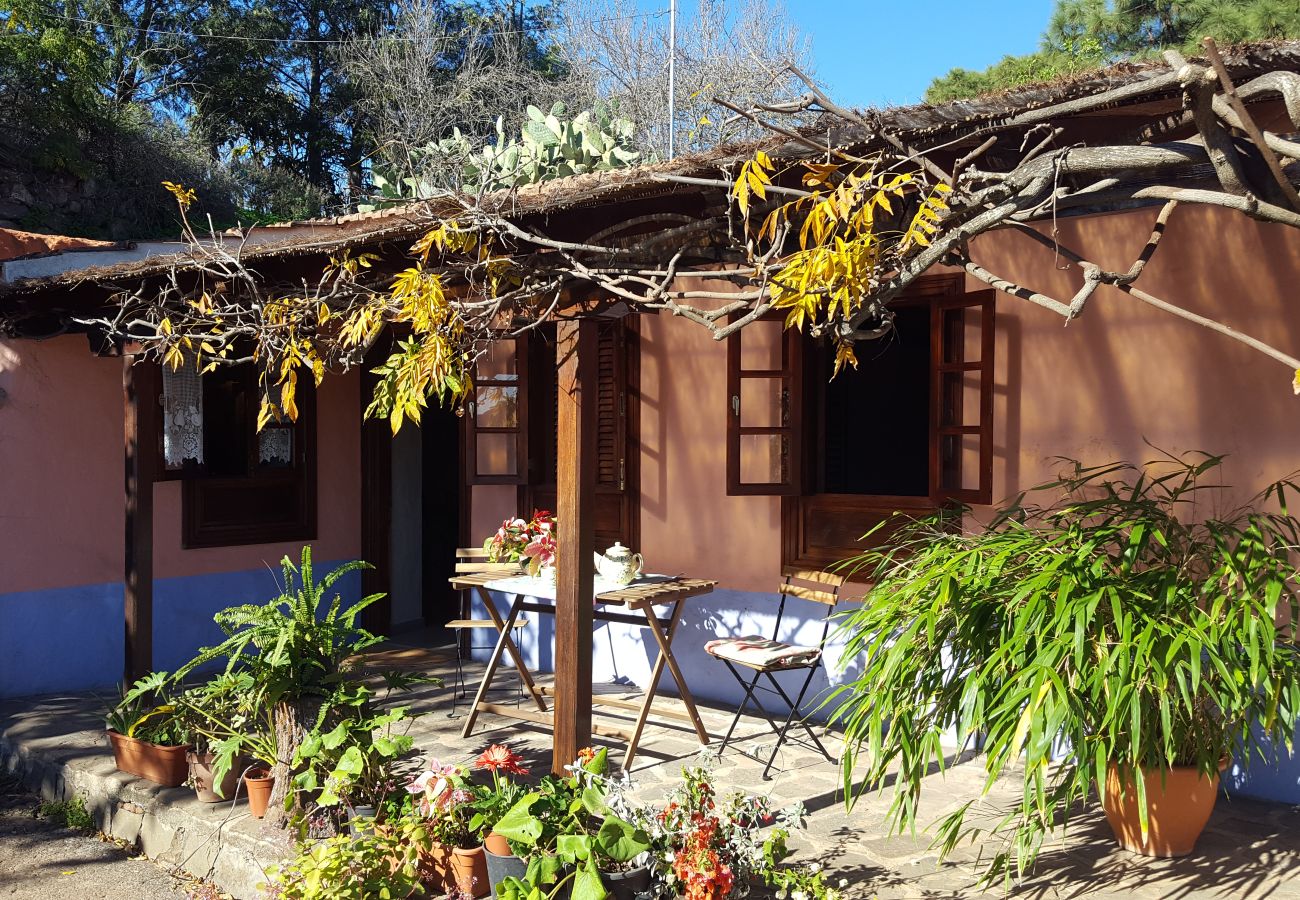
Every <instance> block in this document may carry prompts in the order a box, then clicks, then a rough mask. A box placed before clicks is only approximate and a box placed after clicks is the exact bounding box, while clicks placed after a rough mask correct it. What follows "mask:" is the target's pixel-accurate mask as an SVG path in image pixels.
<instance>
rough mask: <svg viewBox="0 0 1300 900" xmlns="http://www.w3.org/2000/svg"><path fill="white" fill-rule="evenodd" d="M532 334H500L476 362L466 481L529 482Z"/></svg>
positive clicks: (467, 428)
mask: <svg viewBox="0 0 1300 900" xmlns="http://www.w3.org/2000/svg"><path fill="white" fill-rule="evenodd" d="M530 337H531V333H525V334H522V335H518V336H508V335H506V336H501V337H500V338H498V339H497V340H495V341H493V342H492V344H491V345H490V346H489V347H488V349H487V351H486V352H485V353H484V354H483V355H482V356H480V357H479V359H478V362H477V363H476V364H475V370H474V396H473V397H472V398H471V400H470V402H469V408H468V410H467V412H468V415H467V417H466V421H465V442H466V447H465V451H466V454H465V459H466V473H467V476H468V480H469V483H470V484H525V483H527V481H528V408H529V403H528V393H527V392H528V348H529V343H530ZM552 380H554V376H552Z"/></svg>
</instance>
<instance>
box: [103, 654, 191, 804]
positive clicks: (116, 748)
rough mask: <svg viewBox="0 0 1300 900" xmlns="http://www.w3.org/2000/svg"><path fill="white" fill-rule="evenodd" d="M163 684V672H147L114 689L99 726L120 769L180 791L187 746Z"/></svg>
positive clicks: (166, 683) (167, 678)
mask: <svg viewBox="0 0 1300 900" xmlns="http://www.w3.org/2000/svg"><path fill="white" fill-rule="evenodd" d="M169 685H170V676H169V675H168V674H167V673H166V672H151V673H150V674H148V675H146V676H145V677H144V678H141V679H140V680H139V681H137V682H135V684H133V685H132V686H131V688H130V689H129V690H126V691H119V695H118V700H117V702H116V703H115V704H113V705H112V706H111V707H110V708H109V710H108V714H107V715H106V716H105V719H104V723H105V726H106V731H107V733H108V739H109V743H110V744H111V745H112V747H113V761H114V763H115V764H116V765H117V768H118V769H119V770H120V771H123V772H126V773H127V774H129V775H135V776H138V777H140V778H144V779H146V780H148V781H152V782H154V783H156V784H161V785H162V786H164V787H180V786H181V785H182V784H184V783H185V779H186V777H187V776H188V767H187V765H186V761H185V754H186V752H187V751H188V750H189V749H190V742H189V733H188V731H187V730H186V727H185V722H184V721H183V720H182V719H181V718H180V717H179V716H178V715H177V713H176V704H175V702H174V701H173V699H172V698H171V696H170V692H169Z"/></svg>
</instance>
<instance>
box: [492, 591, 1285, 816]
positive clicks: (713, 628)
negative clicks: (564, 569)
mask: <svg viewBox="0 0 1300 900" xmlns="http://www.w3.org/2000/svg"><path fill="white" fill-rule="evenodd" d="M493 596H494V598H495V599H496V601H497V608H498V609H500V610H501V612H502V613H503V614H504V613H505V612H506V610H508V608H509V606H508V603H507V598H506V597H504V596H502V595H497V594H494V595H493ZM686 602H687V603H689V604H690V606H688V607H687V609H686V611H685V612H684V613H683V615H682V620H681V623H680V625H679V626H678V629H677V635H676V638H675V640H674V641H673V650H674V655H675V656H676V658H677V662H678V665H679V666H680V667H681V669H682V675H683V677H684V678H685V679H686V683H687V686H688V687H689V688H690V690H691V693H692V694H693V695H694V696H695V697H696V699H698V700H701V701H707V702H710V703H715V704H718V705H721V706H724V707H728V708H735V707H736V706H737V705H738V704H739V703H740V702H741V700H742V699H743V697H744V694H743V691H742V689H741V687H740V686H739V685H738V684H737V683H736V680H735V679H734V678H733V677H732V676H731V673H730V672H729V671H727V668H726V666H725V665H723V664H722V663H721V662H719V661H718V660H716V659H714V658H713V657H711V656H709V655H708V654H707V653H705V652H704V644H705V643H706V642H707V641H710V640H713V639H714V638H717V637H734V636H739V635H747V634H758V635H770V634H771V632H772V626H773V624H774V622H775V619H776V601H775V598H774V597H773V596H772V595H768V594H757V593H749V592H745V591H725V590H721V591H714V592H713V593H712V594H708V595H706V596H704V597H700V598H697V599H693V600H688V601H686ZM475 604H476V615H478V616H483V615H485V613H484V611H483V610H482V608H481V606H478V605H477V600H476V601H475ZM824 614H825V607H823V606H821V605H820V604H816V603H810V602H808V601H801V600H790V601H788V605H787V607H786V615H785V620H784V621H783V623H782V628H781V634H780V638H781V640H784V641H788V642H790V643H795V644H815V643H817V642H818V641H819V640H820V639H821V634H822V620H821V618H820V617H821V616H823V615H824ZM524 615H525V616H526V617H527V619H528V622H527V625H526V627H524V628H523V629H521V630H520V631H518V632H517V633H516V636H517V639H518V643H519V646H520V649H521V650H522V651H523V654H524V657H525V659H526V660H527V661H528V665H529V667H530V668H531V669H533V670H534V671H539V672H550V671H553V669H554V655H553V650H554V639H555V618H554V617H553V616H548V615H541V616H539V615H538V614H536V613H525V614H524ZM490 652H491V647H486V648H478V649H475V651H474V657H475V658H476V659H480V660H482V659H487V657H488V656H489V655H490ZM842 653H843V643H842V641H839V640H837V639H836V638H835V636H834V629H832V637H831V640H830V642H829V643H828V646H827V648H826V653H825V663H826V665H825V666H823V668H822V669H821V670H819V671H818V673H817V675H816V676H815V677H814V679H813V682H812V684H811V685H810V686H809V689H808V694H807V695H806V699H805V700H804V702H803V704H802V705H801V711H802V712H803V714H804V715H805V716H808V717H811V718H813V719H817V720H821V721H824V720H825V719H826V718H827V717H828V715H827V714H828V713H829V711H830V707H829V706H828V707H822V701H823V700H824V699H825V698H826V696H827V695H828V694H829V693H830V692H831V691H832V690H833V689H834V688H835V687H836V686H838V685H840V684H843V683H845V682H846V681H851V680H852V679H853V678H854V677H855V676H856V674H857V671H858V666H857V665H856V664H855V661H854V660H852V659H847V660H846V659H843V658H842ZM655 654H656V645H655V643H654V638H652V637H651V636H650V634H649V632H648V631H647V630H646V629H643V628H637V627H634V626H631V625H622V624H618V623H611V622H596V623H595V636H594V639H593V641H592V674H593V678H594V680H595V681H596V682H598V683H621V684H628V685H636V686H638V687H643V686H645V684H646V683H647V682H648V681H649V679H650V667H651V666H652V665H653V664H654V659H655ZM503 665H504V666H505V667H507V671H508V667H509V665H510V662H509V659H505V660H503ZM777 677H778V678H779V679H780V681H781V684H782V686H783V687H784V688H785V689H786V692H787V693H788V694H790V696H791V697H793V696H795V694H796V692H797V691H798V690H799V687H800V685H801V684H802V679H803V677H804V675H803V673H798V672H788V673H784V674H782V675H778V676H777ZM676 688H677V686H676V684H675V683H674V682H673V678H672V675H671V674H670V673H669V672H667V671H665V672H664V675H663V677H662V679H661V680H660V682H659V689H660V691H663V692H665V693H676ZM760 699H761V700H762V701H763V704H764V705H765V706H767V708H768V710H769V711H770V712H772V713H774V714H775V713H785V712H788V707H787V706H786V705H785V704H784V703H782V702H781V700H780V698H779V697H776V696H775V695H771V694H765V695H762V696H761V697H760ZM1295 747H1296V749H1295V750H1294V751H1292V752H1288V751H1287V750H1286V748H1285V747H1278V748H1274V752H1273V753H1270V754H1268V755H1267V756H1266V757H1264V758H1257V759H1254V760H1252V761H1251V763H1250V765H1249V766H1247V767H1244V768H1243V767H1242V766H1241V765H1240V764H1239V763H1236V762H1234V764H1233V765H1232V766H1231V767H1230V768H1229V770H1228V771H1227V772H1226V773H1224V779H1223V783H1224V786H1225V787H1226V789H1227V790H1228V792H1229V793H1230V794H1235V795H1239V796H1245V797H1254V798H1257V799H1262V800H1272V801H1278V802H1284V803H1297V804H1300V724H1298V725H1297V731H1296V744H1295Z"/></svg>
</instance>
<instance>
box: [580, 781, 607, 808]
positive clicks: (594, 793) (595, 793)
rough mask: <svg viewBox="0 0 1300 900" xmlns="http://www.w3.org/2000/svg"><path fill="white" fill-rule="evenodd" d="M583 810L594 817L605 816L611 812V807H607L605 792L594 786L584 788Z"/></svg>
mask: <svg viewBox="0 0 1300 900" xmlns="http://www.w3.org/2000/svg"><path fill="white" fill-rule="evenodd" d="M582 808H583V809H585V810H586V811H587V812H589V813H591V814H592V815H593V816H603V815H605V813H607V812H609V807H608V806H606V805H605V792H604V791H602V790H601V789H600V788H598V787H596V786H595V785H594V784H593V785H588V786H587V787H585V788H583V791H582Z"/></svg>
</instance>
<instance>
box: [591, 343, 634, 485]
mask: <svg viewBox="0 0 1300 900" xmlns="http://www.w3.org/2000/svg"><path fill="white" fill-rule="evenodd" d="M626 357H627V341H626V330H625V329H624V327H623V323H622V322H621V321H614V322H602V323H601V325H600V329H599V331H598V332H597V351H596V378H597V381H596V385H597V389H596V485H597V487H598V488H601V489H604V490H606V491H622V490H624V489H625V488H626V486H627V425H626V417H627V362H626Z"/></svg>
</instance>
